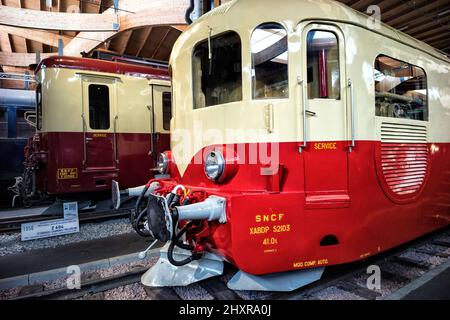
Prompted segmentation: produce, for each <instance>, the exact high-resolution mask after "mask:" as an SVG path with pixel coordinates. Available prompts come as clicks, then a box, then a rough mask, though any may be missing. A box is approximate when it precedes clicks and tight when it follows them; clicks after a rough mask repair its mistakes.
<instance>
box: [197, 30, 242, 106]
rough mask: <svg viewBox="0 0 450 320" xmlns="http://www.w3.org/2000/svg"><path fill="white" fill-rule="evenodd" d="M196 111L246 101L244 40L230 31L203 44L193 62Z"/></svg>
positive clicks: (199, 45) (199, 46)
mask: <svg viewBox="0 0 450 320" xmlns="http://www.w3.org/2000/svg"><path fill="white" fill-rule="evenodd" d="M192 70H193V90H194V92H193V93H194V109H199V108H204V107H209V106H213V105H218V104H224V103H229V102H234V101H240V100H242V57H241V39H240V38H239V35H238V34H237V33H236V32H227V33H225V34H222V35H220V36H218V37H214V38H211V39H209V40H206V41H203V42H201V43H199V44H198V45H197V46H196V47H195V49H194V54H193V59H192Z"/></svg>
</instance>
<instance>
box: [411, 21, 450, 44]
mask: <svg viewBox="0 0 450 320" xmlns="http://www.w3.org/2000/svg"><path fill="white" fill-rule="evenodd" d="M449 33H450V25H443V26H435V28H433V29H431V30H428V31H425V32H422V33H418V34H416V35H415V36H414V37H415V38H417V39H419V40H426V41H428V40H430V38H432V37H434V36H436V35H440V34H447V36H449Z"/></svg>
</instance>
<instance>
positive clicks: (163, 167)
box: [156, 153, 169, 174]
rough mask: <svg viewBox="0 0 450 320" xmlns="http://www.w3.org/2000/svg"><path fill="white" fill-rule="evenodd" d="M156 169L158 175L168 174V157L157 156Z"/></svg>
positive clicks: (163, 154) (162, 154)
mask: <svg viewBox="0 0 450 320" xmlns="http://www.w3.org/2000/svg"><path fill="white" fill-rule="evenodd" d="M156 169H157V171H158V172H159V173H160V174H167V173H168V172H169V157H168V156H167V155H166V154H165V153H160V154H159V156H158V161H157V162H156Z"/></svg>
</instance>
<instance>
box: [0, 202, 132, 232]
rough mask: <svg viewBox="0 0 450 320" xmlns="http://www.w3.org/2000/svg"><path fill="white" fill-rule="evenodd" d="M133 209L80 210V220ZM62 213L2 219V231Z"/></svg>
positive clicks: (120, 214) (13, 229)
mask: <svg viewBox="0 0 450 320" xmlns="http://www.w3.org/2000/svg"><path fill="white" fill-rule="evenodd" d="M130 210H132V209H128V208H126V209H119V210H111V211H104V212H80V213H79V220H80V222H86V221H92V220H101V219H107V218H117V217H123V216H126V215H129V214H130ZM61 218H62V215H33V216H21V217H13V218H5V219H0V233H2V232H10V231H17V230H20V229H21V225H22V223H29V222H38V221H46V220H52V219H61Z"/></svg>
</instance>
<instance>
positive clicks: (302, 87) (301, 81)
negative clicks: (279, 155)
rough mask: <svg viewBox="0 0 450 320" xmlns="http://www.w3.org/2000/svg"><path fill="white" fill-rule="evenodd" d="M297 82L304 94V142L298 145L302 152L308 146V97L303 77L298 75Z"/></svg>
mask: <svg viewBox="0 0 450 320" xmlns="http://www.w3.org/2000/svg"><path fill="white" fill-rule="evenodd" d="M297 84H298V85H299V86H300V92H301V94H302V102H303V107H302V110H303V111H302V120H303V144H302V145H300V146H299V147H298V151H299V152H300V153H301V152H302V151H303V149H305V148H306V143H307V142H306V132H307V129H306V113H307V112H306V107H307V106H306V103H307V98H306V90H305V88H304V84H305V81H304V80H303V79H302V78H301V77H297Z"/></svg>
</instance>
